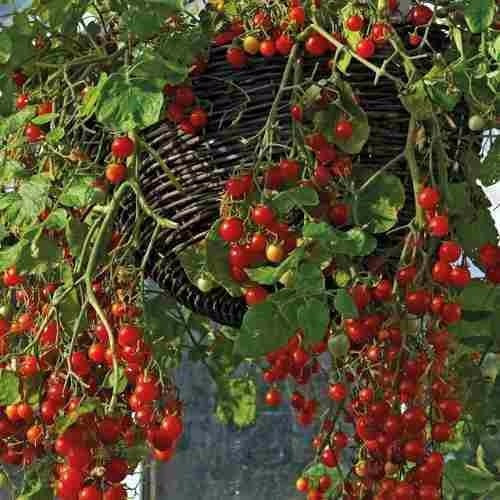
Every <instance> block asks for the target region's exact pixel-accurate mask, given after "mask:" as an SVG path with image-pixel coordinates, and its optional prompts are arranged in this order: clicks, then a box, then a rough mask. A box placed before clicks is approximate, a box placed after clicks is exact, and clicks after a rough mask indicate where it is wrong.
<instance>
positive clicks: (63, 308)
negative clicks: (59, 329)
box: [56, 287, 88, 332]
mask: <svg viewBox="0 0 500 500" xmlns="http://www.w3.org/2000/svg"><path fill="white" fill-rule="evenodd" d="M58 290H59V289H58ZM60 290H61V292H60V293H63V292H66V290H65V288H63V287H60ZM56 293H57V292H56ZM81 308H82V306H81V304H80V301H79V299H78V294H77V293H76V290H72V291H71V292H69V293H67V294H66V296H65V297H64V299H62V301H61V303H60V304H59V308H58V310H59V315H60V318H61V323H62V324H63V326H64V328H65V329H66V330H67V331H70V332H73V330H74V328H75V326H76V321H78V317H79V315H80V311H81ZM87 327H88V321H87V318H86V316H85V315H84V316H83V318H82V321H81V322H80V326H79V328H78V332H83V331H84V330H86V328H87Z"/></svg>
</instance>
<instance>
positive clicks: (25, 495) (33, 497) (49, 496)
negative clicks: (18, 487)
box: [16, 476, 54, 500]
mask: <svg viewBox="0 0 500 500" xmlns="http://www.w3.org/2000/svg"><path fill="white" fill-rule="evenodd" d="M46 479H47V481H43V479H41V478H39V477H37V478H35V479H34V481H29V482H27V484H26V485H25V487H24V488H23V492H22V493H21V495H19V496H18V497H17V498H16V500H53V499H54V490H53V489H52V488H51V487H50V485H49V476H47V478H46Z"/></svg>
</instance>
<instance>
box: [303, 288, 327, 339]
mask: <svg viewBox="0 0 500 500" xmlns="http://www.w3.org/2000/svg"><path fill="white" fill-rule="evenodd" d="M298 316H299V318H300V322H301V324H302V325H303V327H302V331H303V332H304V340H305V342H306V344H309V345H310V344H315V343H317V342H320V341H321V340H323V338H324V337H325V334H326V331H327V328H328V325H329V324H330V309H329V307H328V304H327V303H326V302H325V301H323V300H319V299H315V298H311V299H309V300H307V299H306V300H305V302H304V304H303V305H301V306H300V308H299V313H298Z"/></svg>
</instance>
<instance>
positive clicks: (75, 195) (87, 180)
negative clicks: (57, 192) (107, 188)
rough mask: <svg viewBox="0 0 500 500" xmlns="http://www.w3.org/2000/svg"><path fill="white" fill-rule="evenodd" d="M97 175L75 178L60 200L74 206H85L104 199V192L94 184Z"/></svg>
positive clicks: (63, 203)
mask: <svg viewBox="0 0 500 500" xmlns="http://www.w3.org/2000/svg"><path fill="white" fill-rule="evenodd" d="M94 182H95V177H92V176H89V175H83V176H79V177H76V178H74V179H73V180H72V181H71V182H69V183H68V185H67V186H66V187H65V189H64V193H63V194H62V195H61V198H60V199H59V202H60V203H61V205H65V206H67V207H73V208H84V207H87V206H88V205H91V204H93V203H99V202H101V201H103V200H104V193H103V192H102V191H101V190H100V189H98V188H96V187H95V186H94V185H93V184H94Z"/></svg>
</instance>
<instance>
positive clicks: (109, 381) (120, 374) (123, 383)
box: [103, 365, 128, 394]
mask: <svg viewBox="0 0 500 500" xmlns="http://www.w3.org/2000/svg"><path fill="white" fill-rule="evenodd" d="M115 384H116V392H117V393H118V394H121V393H122V392H123V391H124V390H125V389H126V388H127V385H128V378H127V375H126V373H125V369H124V368H123V366H121V365H118V368H117V370H116V371H115V370H113V369H111V370H109V371H108V373H106V376H105V377H104V382H103V387H105V388H107V389H113V386H114V385H115Z"/></svg>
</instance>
